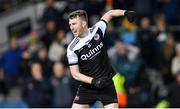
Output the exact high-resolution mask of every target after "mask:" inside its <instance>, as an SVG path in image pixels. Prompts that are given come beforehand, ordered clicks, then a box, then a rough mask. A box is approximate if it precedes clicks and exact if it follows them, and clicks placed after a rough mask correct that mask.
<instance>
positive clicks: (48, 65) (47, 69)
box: [33, 47, 52, 79]
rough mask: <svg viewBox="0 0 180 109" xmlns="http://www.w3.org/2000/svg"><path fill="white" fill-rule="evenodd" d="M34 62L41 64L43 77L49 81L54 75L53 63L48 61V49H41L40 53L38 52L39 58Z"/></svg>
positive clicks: (35, 58) (36, 57)
mask: <svg viewBox="0 0 180 109" xmlns="http://www.w3.org/2000/svg"><path fill="white" fill-rule="evenodd" d="M33 61H34V62H38V63H40V64H41V66H42V71H43V74H42V75H43V77H44V78H45V79H49V77H50V76H51V75H52V74H51V72H52V62H51V61H50V60H49V59H48V55H47V49H46V47H42V48H40V49H39V51H38V52H37V56H35V57H34V59H33Z"/></svg>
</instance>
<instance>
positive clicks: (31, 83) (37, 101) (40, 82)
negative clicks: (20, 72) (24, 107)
mask: <svg viewBox="0 0 180 109" xmlns="http://www.w3.org/2000/svg"><path fill="white" fill-rule="evenodd" d="M42 73H43V72H42V67H41V64H40V63H33V64H32V65H31V75H32V78H30V79H28V80H26V82H25V83H24V85H23V89H22V98H23V100H24V101H25V102H26V103H27V104H28V106H29V107H30V108H45V107H50V103H51V95H52V91H51V87H50V85H49V83H48V82H47V81H45V80H44V78H43V76H42Z"/></svg>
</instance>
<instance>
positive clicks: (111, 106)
mask: <svg viewBox="0 0 180 109" xmlns="http://www.w3.org/2000/svg"><path fill="white" fill-rule="evenodd" d="M104 108H118V103H111V104H108V105H105V106H104Z"/></svg>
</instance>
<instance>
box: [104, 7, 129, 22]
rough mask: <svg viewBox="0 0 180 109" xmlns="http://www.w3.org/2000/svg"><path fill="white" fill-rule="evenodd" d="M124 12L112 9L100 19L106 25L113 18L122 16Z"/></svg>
mask: <svg viewBox="0 0 180 109" xmlns="http://www.w3.org/2000/svg"><path fill="white" fill-rule="evenodd" d="M125 11H126V10H121V9H114V10H110V11H108V12H106V13H105V14H104V15H103V17H102V18H101V19H103V20H105V21H106V22H107V23H108V22H109V21H110V20H111V19H112V18H113V17H118V16H124V12H125Z"/></svg>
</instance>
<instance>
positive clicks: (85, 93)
mask: <svg viewBox="0 0 180 109" xmlns="http://www.w3.org/2000/svg"><path fill="white" fill-rule="evenodd" d="M111 82H112V83H111V84H110V85H109V86H107V87H104V88H102V89H98V88H96V87H94V86H93V85H90V84H81V85H80V86H79V88H78V91H77V94H76V97H75V99H74V103H77V104H89V105H93V104H94V103H95V102H96V101H97V100H98V101H101V102H102V103H103V105H108V104H111V103H117V102H118V101H117V94H116V90H115V86H114V84H113V81H111Z"/></svg>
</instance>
